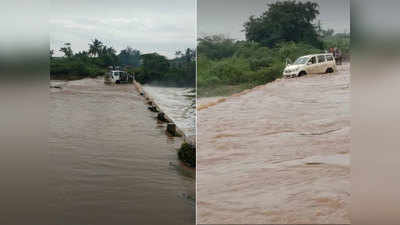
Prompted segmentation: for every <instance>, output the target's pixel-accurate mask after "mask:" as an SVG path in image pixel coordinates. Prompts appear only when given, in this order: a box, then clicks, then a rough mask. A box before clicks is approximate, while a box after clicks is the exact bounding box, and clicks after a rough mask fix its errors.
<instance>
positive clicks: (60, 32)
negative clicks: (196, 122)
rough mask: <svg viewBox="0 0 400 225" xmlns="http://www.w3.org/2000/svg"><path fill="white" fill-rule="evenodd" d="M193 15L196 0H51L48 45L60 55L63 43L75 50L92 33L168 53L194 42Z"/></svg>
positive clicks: (121, 44)
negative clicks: (68, 44) (67, 43)
mask: <svg viewBox="0 0 400 225" xmlns="http://www.w3.org/2000/svg"><path fill="white" fill-rule="evenodd" d="M195 16H196V15H195V0H79V1H77V0H52V1H51V14H50V48H51V49H54V50H55V54H56V55H58V56H60V55H63V53H61V52H59V51H58V50H59V49H60V47H61V46H62V45H63V44H64V43H66V42H69V43H71V47H72V50H73V51H74V52H77V51H81V50H87V49H88V47H89V45H88V43H89V42H90V41H91V40H93V39H94V38H97V39H99V40H100V41H102V42H103V43H104V44H106V45H107V46H112V47H114V48H115V49H116V50H118V51H119V50H121V49H124V48H125V47H126V46H128V45H129V46H131V47H132V48H136V49H139V50H140V51H141V52H143V53H150V52H157V53H159V54H161V55H165V56H167V57H169V58H172V57H174V54H175V51H178V50H181V51H182V50H184V49H186V48H194V47H195V40H196V38H195V29H196V25H195Z"/></svg>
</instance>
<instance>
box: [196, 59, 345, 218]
mask: <svg viewBox="0 0 400 225" xmlns="http://www.w3.org/2000/svg"><path fill="white" fill-rule="evenodd" d="M349 68H350V65H349V64H346V65H343V66H340V67H339V68H338V69H339V71H338V72H336V73H334V74H322V75H321V74H320V75H309V76H305V77H299V78H293V79H280V80H277V81H275V82H272V83H269V84H266V85H263V86H259V87H256V88H254V89H252V90H251V91H248V92H245V93H243V94H241V95H240V94H239V95H236V96H232V97H228V98H226V100H224V101H219V103H216V104H214V102H216V101H217V99H215V98H212V99H200V100H199V101H198V102H199V106H200V107H199V108H200V110H198V118H197V121H198V123H197V124H198V128H197V143H198V146H197V147H198V148H197V149H198V150H197V160H198V161H197V170H198V171H197V199H198V201H197V221H198V223H199V224H206V223H214V224H216V223H234V224H238V223H250V224H253V223H266V224H271V223H289V224H290V223H292V224H293V223H296V224H302V223H313V224H318V223H319V224H321V223H331V224H342V223H350V210H349V201H350V134H349V133H350V88H349V86H350V72H349ZM202 106H203V107H202ZM207 106H209V107H207Z"/></svg>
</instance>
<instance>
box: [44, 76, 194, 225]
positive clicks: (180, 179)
mask: <svg viewBox="0 0 400 225" xmlns="http://www.w3.org/2000/svg"><path fill="white" fill-rule="evenodd" d="M52 85H59V86H61V87H62V88H61V89H56V88H51V89H50V90H51V91H50V137H49V147H50V149H51V157H52V158H51V160H52V163H53V164H54V166H53V167H52V168H54V171H53V173H52V175H53V176H52V177H51V187H53V188H54V189H55V191H56V192H57V197H56V198H54V199H53V201H52V202H51V207H52V208H53V209H54V210H55V214H54V216H55V217H56V218H57V221H58V223H57V224H173V225H176V224H194V220H195V205H194V200H193V199H194V195H195V182H194V171H191V170H188V169H184V168H182V167H181V166H180V164H179V161H178V159H177V156H176V149H177V148H178V146H179V145H180V143H181V139H179V138H177V139H175V138H171V137H168V136H167V135H165V125H163V124H159V123H157V121H156V119H155V115H154V114H153V113H151V112H149V111H148V110H147V106H146V104H145V102H144V100H143V97H142V96H140V95H139V93H138V92H137V91H136V89H135V88H134V86H133V85H128V84H127V85H105V84H104V83H103V80H102V79H83V80H78V81H70V82H55V81H52ZM177 110H178V109H177Z"/></svg>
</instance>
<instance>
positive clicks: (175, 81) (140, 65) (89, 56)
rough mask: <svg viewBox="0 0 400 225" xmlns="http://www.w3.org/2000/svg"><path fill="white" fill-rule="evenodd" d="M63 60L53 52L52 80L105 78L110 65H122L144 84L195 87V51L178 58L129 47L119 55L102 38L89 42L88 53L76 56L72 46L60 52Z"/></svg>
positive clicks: (65, 45)
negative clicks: (169, 57)
mask: <svg viewBox="0 0 400 225" xmlns="http://www.w3.org/2000/svg"><path fill="white" fill-rule="evenodd" d="M59 51H60V52H62V53H63V54H64V56H63V57H55V56H54V50H50V78H51V79H63V80H64V79H67V80H71V79H81V78H85V77H97V76H101V75H104V74H105V73H106V72H107V70H108V67H109V66H120V67H122V68H125V69H126V70H127V71H128V72H130V73H134V74H135V76H136V79H137V80H138V81H139V82H142V83H150V82H159V83H160V84H168V85H174V86H194V85H195V83H194V82H195V50H193V49H189V48H188V49H186V51H185V52H184V53H182V52H180V51H178V52H176V54H175V58H174V59H167V58H166V57H165V56H162V55H159V54H157V53H151V54H142V53H141V52H140V51H139V50H137V49H133V48H132V47H129V46H128V47H126V48H125V49H123V50H121V51H120V52H119V53H118V54H117V51H116V50H115V49H114V48H113V47H110V46H107V45H105V44H104V43H102V42H101V41H100V40H98V39H94V40H93V41H92V42H91V43H89V48H88V50H83V51H79V52H77V53H74V52H73V51H72V48H71V43H65V44H64V46H63V47H61V48H60V49H59Z"/></svg>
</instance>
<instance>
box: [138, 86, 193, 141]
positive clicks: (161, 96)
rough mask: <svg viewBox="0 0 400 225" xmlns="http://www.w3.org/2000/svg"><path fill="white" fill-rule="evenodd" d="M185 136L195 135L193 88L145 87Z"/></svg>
mask: <svg viewBox="0 0 400 225" xmlns="http://www.w3.org/2000/svg"><path fill="white" fill-rule="evenodd" d="M143 88H144V90H145V91H147V93H149V94H150V95H151V97H152V98H153V99H154V100H155V101H156V102H157V103H158V105H159V106H160V107H161V108H162V110H163V111H164V112H165V113H166V114H167V115H169V116H170V117H172V119H173V120H174V121H175V123H176V125H177V126H178V127H179V128H181V129H182V130H183V131H184V132H185V134H187V135H194V134H195V122H196V96H195V93H194V89H193V88H177V87H159V86H148V85H145V86H143Z"/></svg>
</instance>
